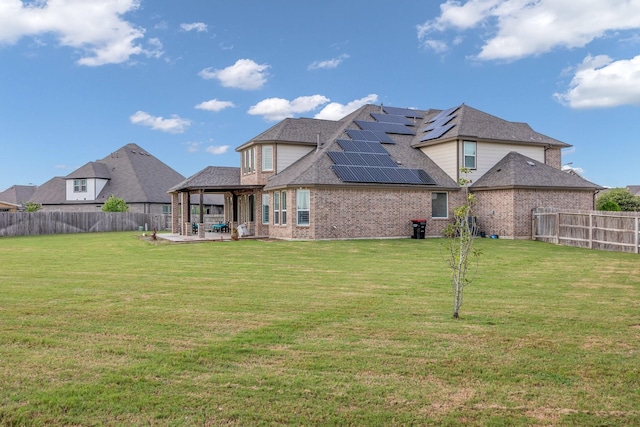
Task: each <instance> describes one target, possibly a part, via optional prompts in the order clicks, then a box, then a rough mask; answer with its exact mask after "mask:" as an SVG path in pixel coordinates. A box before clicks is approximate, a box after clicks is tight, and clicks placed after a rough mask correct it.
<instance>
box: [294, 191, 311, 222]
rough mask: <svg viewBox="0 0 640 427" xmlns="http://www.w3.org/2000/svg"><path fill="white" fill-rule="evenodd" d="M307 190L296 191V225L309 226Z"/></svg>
mask: <svg viewBox="0 0 640 427" xmlns="http://www.w3.org/2000/svg"><path fill="white" fill-rule="evenodd" d="M309 199H310V197H309V190H298V191H296V212H297V214H298V225H309Z"/></svg>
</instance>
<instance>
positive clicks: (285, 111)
mask: <svg viewBox="0 0 640 427" xmlns="http://www.w3.org/2000/svg"><path fill="white" fill-rule="evenodd" d="M329 101H330V100H329V98H327V97H325V96H322V95H312V96H300V97H298V98H296V99H294V100H293V101H289V100H287V99H283V98H268V99H264V100H262V101H260V102H258V103H257V104H256V105H254V106H252V107H251V108H249V111H247V113H248V114H251V115H254V116H263V117H264V119H265V120H269V121H277V120H282V119H285V118H287V117H292V116H294V115H295V114H300V113H306V112H309V111H313V110H315V109H316V108H318V107H319V106H321V105H324V104H326V103H327V102H329Z"/></svg>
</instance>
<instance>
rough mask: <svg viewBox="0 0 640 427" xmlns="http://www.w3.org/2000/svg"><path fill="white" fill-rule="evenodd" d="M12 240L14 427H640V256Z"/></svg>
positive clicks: (6, 352)
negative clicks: (460, 257) (476, 258)
mask: <svg viewBox="0 0 640 427" xmlns="http://www.w3.org/2000/svg"><path fill="white" fill-rule="evenodd" d="M442 245H443V241H441V240H413V239H403V240H364V241H333V242H328V241H320V242H281V241H251V240H247V241H239V242H224V243H223V242H209V243H200V244H167V243H164V244H152V243H150V242H148V241H146V240H143V239H141V238H139V236H136V235H134V234H132V233H105V234H77V235H58V236H39V237H22V238H2V239H0V277H1V279H0V366H1V369H0V425H9V426H12V425H18V426H21V425H29V426H31V425H35V426H40V425H42V426H44V425H47V426H49V425H123V424H124V425H159V426H164V425H171V426H173V425H177V426H180V425H203V426H212V425H231V426H234V425H238V426H246V425H384V426H390V425H442V426H449V425H450V426H454V425H460V424H465V425H472V426H473V425H476V426H485V425H490V426H507V425H508V426H532V425H535V426H552V425H553V426H556V425H576V426H578V425H579V426H603V425H607V426H616V425H619V426H629V425H639V424H640V410H639V409H638V408H640V258H638V256H637V255H630V254H620V253H609V252H597V251H588V250H582V249H576V248H567V247H559V246H554V245H550V244H544V243H539V242H524V241H506V240H493V239H478V240H477V243H476V245H477V247H478V248H480V249H481V250H482V251H483V257H482V259H481V265H480V270H479V274H478V276H477V278H476V280H475V282H474V283H473V284H472V285H471V286H470V287H469V288H468V289H467V293H466V300H465V302H464V304H463V306H462V310H461V317H462V318H461V319H460V320H454V319H452V304H453V298H452V295H451V293H450V291H449V285H448V271H447V268H446V263H445V261H444V260H443V257H442V255H441V247H442Z"/></svg>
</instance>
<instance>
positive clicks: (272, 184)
mask: <svg viewBox="0 0 640 427" xmlns="http://www.w3.org/2000/svg"><path fill="white" fill-rule="evenodd" d="M380 110H381V107H380V106H377V105H365V106H363V107H361V108H360V109H358V110H356V111H355V112H353V113H352V114H350V115H349V116H347V117H345V118H344V119H342V120H340V121H337V122H330V123H331V124H332V125H331V126H329V125H326V124H324V123H323V124H321V126H325V127H324V132H322V133H321V134H320V135H321V136H320V145H319V146H318V148H317V149H316V150H314V151H312V152H310V153H308V154H307V155H306V156H304V157H303V158H302V159H300V160H298V161H297V162H295V163H294V164H292V165H291V166H289V167H288V168H287V169H285V170H283V171H281V172H280V173H278V174H277V175H274V176H272V177H271V178H270V179H269V182H268V183H267V185H266V186H265V189H266V190H269V189H272V188H278V187H283V186H298V185H338V186H354V185H356V186H359V187H371V186H381V185H382V186H393V187H398V186H399V185H403V184H363V183H358V184H354V183H346V182H342V181H341V180H340V179H339V178H338V176H337V175H336V174H335V172H333V170H332V169H331V166H332V165H333V164H334V163H333V161H332V160H331V158H330V157H329V156H328V155H327V152H328V151H342V149H341V148H340V146H339V145H338V143H337V142H336V140H337V139H344V138H348V137H347V135H346V133H345V130H346V129H360V127H359V126H358V125H356V124H355V121H356V120H358V121H375V120H374V119H373V117H372V116H371V113H378V112H380ZM422 113H425V112H422ZM310 120H311V122H309V121H310ZM321 122H326V121H321ZM304 123H308V124H310V123H313V119H306V122H304ZM304 123H303V122H300V124H304ZM313 130H314V131H316V130H318V127H315V128H314V129H313ZM310 134H313V133H310ZM263 135H264V134H263ZM391 136H392V139H394V141H395V142H396V143H395V144H384V148H385V149H386V150H387V152H388V153H389V155H390V156H391V158H392V159H393V160H394V161H395V162H396V163H397V164H398V165H399V166H400V167H403V168H410V169H422V170H424V171H426V172H427V173H428V174H429V176H431V178H433V180H434V181H435V182H436V184H435V185H434V186H430V187H431V188H452V189H453V188H458V186H457V184H456V183H455V181H454V180H453V179H451V177H449V176H448V175H447V174H446V173H445V172H444V171H443V170H442V169H441V168H440V167H439V166H438V165H436V164H435V163H434V162H433V161H432V160H431V159H430V158H428V157H427V156H425V155H424V154H423V153H422V152H421V151H420V150H416V149H415V148H412V147H411V142H412V140H413V138H414V137H413V136H412V135H391ZM412 187H415V185H412Z"/></svg>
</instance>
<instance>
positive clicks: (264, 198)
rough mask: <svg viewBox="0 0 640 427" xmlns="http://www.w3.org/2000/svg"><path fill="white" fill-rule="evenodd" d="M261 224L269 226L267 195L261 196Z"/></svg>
mask: <svg viewBox="0 0 640 427" xmlns="http://www.w3.org/2000/svg"><path fill="white" fill-rule="evenodd" d="M262 223H263V224H269V195H268V194H263V195H262Z"/></svg>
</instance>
